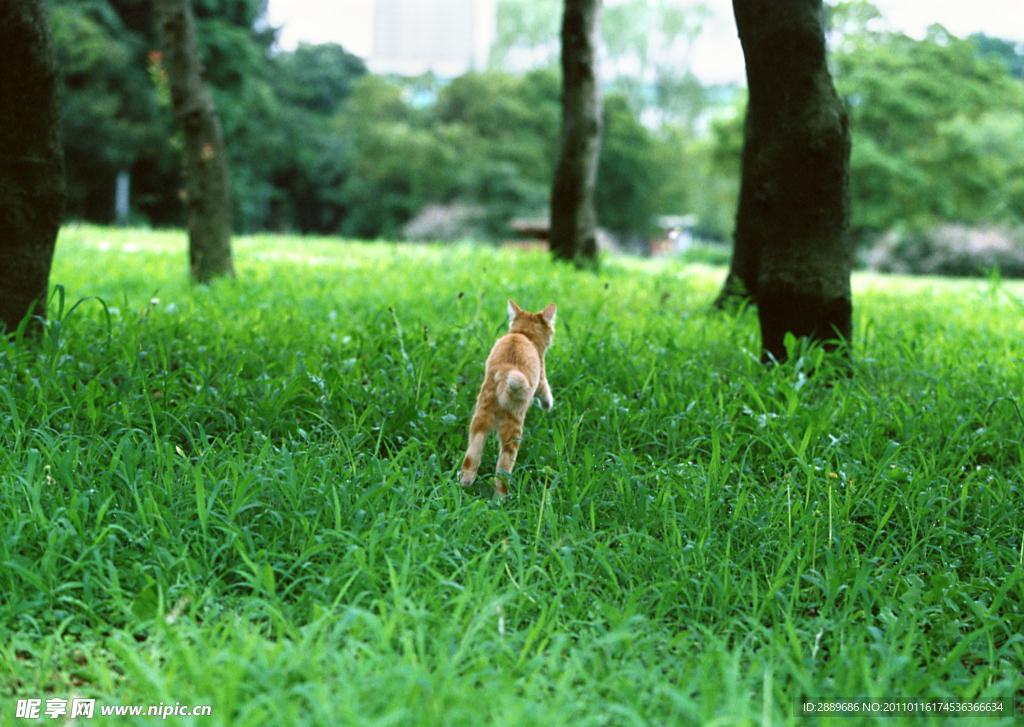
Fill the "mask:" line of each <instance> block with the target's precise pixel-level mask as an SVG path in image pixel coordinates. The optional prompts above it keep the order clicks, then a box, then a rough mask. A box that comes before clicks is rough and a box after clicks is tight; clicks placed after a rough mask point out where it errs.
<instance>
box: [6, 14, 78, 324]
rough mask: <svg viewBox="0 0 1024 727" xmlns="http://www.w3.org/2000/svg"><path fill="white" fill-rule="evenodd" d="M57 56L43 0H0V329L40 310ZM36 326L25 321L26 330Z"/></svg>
mask: <svg viewBox="0 0 1024 727" xmlns="http://www.w3.org/2000/svg"><path fill="white" fill-rule="evenodd" d="M64 195H65V188H64V147H63V144H62V140H61V134H60V99H59V95H58V75H57V57H56V52H55V50H54V45H53V37H52V35H51V34H50V18H49V15H48V14H47V12H46V6H45V4H44V2H43V1H42V0H2V1H0V329H3V328H6V330H7V332H8V333H11V332H13V331H15V330H16V329H17V328H18V326H19V325H20V324H21V322H22V321H23V320H24V319H25V318H26V316H30V315H32V316H37V317H38V318H40V319H42V318H43V317H45V315H46V293H47V285H48V283H49V277H50V263H51V261H52V260H53V247H54V243H55V242H56V240H57V231H58V230H59V229H60V221H61V217H62V216H63V214H64ZM41 332H42V328H41V327H40V326H39V325H37V324H36V323H31V324H30V325H29V327H28V329H27V333H28V335H29V336H38V335H40V334H41Z"/></svg>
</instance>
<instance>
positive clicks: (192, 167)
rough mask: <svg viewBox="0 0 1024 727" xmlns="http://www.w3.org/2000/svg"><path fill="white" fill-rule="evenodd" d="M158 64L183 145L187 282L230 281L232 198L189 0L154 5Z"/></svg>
mask: <svg viewBox="0 0 1024 727" xmlns="http://www.w3.org/2000/svg"><path fill="white" fill-rule="evenodd" d="M155 7H156V14H157V25H158V28H159V33H160V45H161V48H162V50H163V58H162V62H163V64H164V67H165V68H166V70H167V80H168V84H169V86H170V91H171V104H172V106H173V107H174V113H175V116H176V117H177V119H178V122H179V124H180V125H181V130H182V136H183V137H184V142H185V193H186V201H185V203H186V219H187V221H188V234H189V263H190V266H191V272H192V279H193V281H195V282H198V283H208V282H209V281H210V280H212V279H213V278H215V277H218V276H221V275H232V276H233V275H234V274H235V273H234V268H233V266H232V264H231V197H230V191H229V186H228V172H227V162H226V161H225V157H224V139H223V135H222V134H221V128H220V120H219V119H218V118H217V113H216V111H215V109H214V107H213V98H212V97H211V96H210V91H209V89H207V87H206V82H205V80H204V78H203V66H202V62H201V61H200V59H199V44H198V42H197V41H196V33H195V24H194V22H193V19H192V10H191V8H190V6H189V0H155Z"/></svg>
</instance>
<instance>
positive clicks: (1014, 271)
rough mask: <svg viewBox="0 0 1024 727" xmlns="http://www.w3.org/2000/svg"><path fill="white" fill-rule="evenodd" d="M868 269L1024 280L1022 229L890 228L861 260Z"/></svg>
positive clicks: (884, 271) (955, 226) (960, 227)
mask: <svg viewBox="0 0 1024 727" xmlns="http://www.w3.org/2000/svg"><path fill="white" fill-rule="evenodd" d="M864 262H865V263H866V265H867V267H868V268H870V269H871V270H876V271H878V272H883V273H908V274H912V275H950V276H958V277H959V276H971V275H985V274H987V273H988V272H989V271H991V270H993V269H995V270H998V271H999V274H1000V275H1002V276H1003V277H1007V278H1021V277H1024V231H1021V230H1017V231H1013V230H1010V229H1009V228H1005V227H982V228H976V229H975V228H969V227H964V226H962V225H941V226H939V227H936V228H933V229H932V230H929V231H927V232H918V231H905V230H898V229H896V230H890V231H889V232H887V233H886V234H885V235H883V236H882V237H881V238H879V240H878V242H877V243H876V244H875V245H874V246H873V247H871V248H870V249H869V250H868V251H867V253H866V254H865V256H864Z"/></svg>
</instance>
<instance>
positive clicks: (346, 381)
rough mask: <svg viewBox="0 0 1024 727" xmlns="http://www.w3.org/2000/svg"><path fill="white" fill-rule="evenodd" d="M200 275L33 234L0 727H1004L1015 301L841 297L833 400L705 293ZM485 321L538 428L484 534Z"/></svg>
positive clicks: (533, 262) (659, 279) (465, 278)
mask: <svg viewBox="0 0 1024 727" xmlns="http://www.w3.org/2000/svg"><path fill="white" fill-rule="evenodd" d="M235 257H236V261H235V262H236V269H237V271H238V278H237V279H236V280H234V281H218V282H217V283H215V284H214V285H213V286H211V287H210V288H191V287H189V286H188V284H187V278H186V271H185V265H186V253H185V243H184V237H183V235H181V234H180V233H170V232H151V231H143V230H112V229H103V228H95V227H74V226H71V227H68V228H66V229H65V230H63V231H62V234H61V238H60V240H59V243H58V248H57V257H56V260H55V262H54V268H53V272H52V275H51V283H52V284H53V285H55V286H56V285H59V286H61V287H60V288H57V289H55V292H54V296H53V299H52V302H51V306H50V321H49V323H48V325H47V329H46V335H45V339H44V341H43V343H42V345H41V346H39V347H37V348H35V349H30V348H26V347H20V346H15V345H12V344H6V343H3V342H0V724H4V725H6V724H29V723H32V722H31V721H29V720H22V719H18V718H17V709H18V705H19V700H28V699H39V700H41V706H40V715H41V717H43V718H44V719H42V720H41V721H43V722H45V723H47V724H52V723H60V720H59V719H58V720H52V719H49V718H46V714H45V712H44V710H45V709H46V708H47V707H48V706H51V708H53V709H57V710H58V711H59V707H60V703H59V702H53V703H51V704H50V705H48V704H47V700H66V702H67V704H66V708H67V711H68V712H69V713H70V711H71V708H72V703H71V700H73V699H77V698H82V699H94V700H95V703H94V706H95V719H96V720H97V721H98V723H99V724H103V723H105V722H108V723H114V724H118V725H121V724H125V725H132V724H156V723H166V724H175V725H202V726H206V725H359V726H362V725H366V726H370V725H374V726H379V727H384V726H385V725H396V726H399V725H400V726H402V727H405V726H418V725H445V726H449V725H452V726H457V725H474V726H475V725H489V724H494V725H502V727H517V726H520V725H537V726H543V727H549V726H557V725H566V726H569V725H571V726H572V727H589V726H594V727H598V726H603V725H710V724H714V725H803V724H818V725H831V724H835V725H844V726H848V725H861V724H866V725H873V724H878V725H886V726H890V725H903V724H915V725H916V724H926V725H938V724H946V723H949V724H956V725H965V726H966V725H974V724H979V725H983V727H996V726H997V725H1010V724H1017V723H1019V721H1020V720H1022V719H1024V677H1022V674H1024V508H1022V503H1024V465H1022V459H1024V439H1022V437H1024V434H1022V432H1024V416H1022V414H1024V412H1022V407H1024V402H1022V401H1021V398H1022V396H1024V285H1021V284H1019V283H1010V282H1006V281H1000V280H998V279H996V278H992V279H984V280H957V281H951V280H941V279H910V278H898V277H880V276H874V275H866V274H858V275H856V276H855V277H854V289H855V339H854V341H853V351H854V360H853V364H852V366H850V367H849V369H846V368H844V367H843V366H842V365H841V364H837V363H836V362H833V361H830V360H829V358H827V357H825V356H823V354H822V352H821V351H820V350H816V349H814V348H810V349H808V348H804V347H801V345H800V344H799V343H798V342H793V356H792V363H789V364H787V365H784V366H777V367H765V366H762V365H761V364H760V363H759V362H758V358H759V353H760V351H759V340H758V333H757V321H756V316H755V315H754V314H753V312H751V311H747V312H743V313H740V314H739V315H736V316H731V315H722V314H711V313H709V312H708V306H709V303H710V301H711V300H712V299H713V297H714V295H715V293H716V292H717V288H718V286H719V285H720V283H721V280H722V278H723V277H724V269H722V268H714V267H707V266H701V265H696V264H694V265H686V264H684V263H682V262H678V261H677V262H666V261H635V260H632V261H631V260H614V259H612V260H608V261H606V263H605V264H604V265H603V267H602V269H601V270H600V271H599V272H597V273H593V272H580V271H576V270H574V269H571V268H569V267H565V266H555V265H553V264H551V263H550V262H549V261H548V259H547V258H546V256H544V255H541V254H538V253H526V252H518V251H508V250H495V249H492V248H482V247H472V246H468V245H466V246H452V247H440V246H437V247H434V246H411V245H394V244H386V243H363V242H339V241H336V240H326V239H320V240H317V239H302V238H296V237H275V236H257V237H248V238H239V239H237V240H236V241H235ZM508 297H512V298H513V299H515V300H516V302H518V303H519V304H520V305H522V306H524V307H529V308H531V309H532V310H540V308H541V307H543V306H544V305H545V304H547V303H548V302H550V301H552V300H553V301H556V302H557V303H558V321H557V325H556V335H555V341H554V345H553V347H552V348H551V350H550V351H549V353H548V359H547V367H548V378H549V380H550V383H551V387H552V391H553V393H554V397H555V407H554V409H553V410H552V411H551V412H550V413H546V412H543V411H541V410H540V409H539V408H534V409H532V410H531V412H530V414H529V415H528V417H527V420H526V428H525V433H524V442H523V444H522V448H521V450H520V453H519V458H518V463H517V467H516V470H515V472H514V477H513V483H512V485H511V487H510V490H511V492H512V494H511V497H510V498H509V499H508V500H507V501H505V502H498V501H495V500H493V499H492V498H491V497H490V496H489V495H490V492H491V484H490V478H488V477H485V476H483V475H485V473H486V472H487V470H488V468H490V471H491V472H493V468H494V466H495V460H496V457H497V447H496V445H495V444H494V443H493V442H492V443H491V444H490V445H489V447H488V449H487V450H486V451H485V456H484V462H483V465H482V467H481V477H480V479H479V480H478V483H479V484H478V486H477V487H475V488H473V489H471V490H469V491H464V490H462V489H461V488H460V487H458V485H457V469H458V466H459V464H460V462H461V458H462V454H463V452H464V448H465V444H466V427H467V425H468V422H469V417H470V414H471V412H472V407H473V402H474V399H475V395H476V389H477V387H478V386H479V382H480V377H481V376H482V373H483V361H484V358H485V357H486V355H487V352H488V350H489V349H490V346H491V344H492V343H493V341H494V339H495V338H496V337H497V336H498V335H500V333H501V332H502V330H503V328H504V324H505V318H504V316H505V300H506V298H508ZM812 370H814V371H815V372H816V373H815V375H813V376H809V373H810V372H811V371H812ZM21 704H22V706H23V707H24V705H25V702H24V701H22V702H21ZM805 704H810V705H813V706H814V707H815V709H816V711H815V712H813V713H811V712H809V711H807V710H806V708H805V707H804V705H805ZM115 705H120V706H125V705H141V706H144V707H148V706H150V705H157V706H158V708H159V709H163V708H164V707H171V706H175V707H177V708H178V710H177V711H178V712H179V713H178V714H173V713H172V714H171V715H170V716H168V717H167V718H166V719H161V718H160V717H148V718H147V717H127V716H121V717H103V716H101V712H100V710H101V708H107V707H111V706H115ZM195 705H202V706H209V708H210V710H209V714H208V715H203V716H182V715H181V714H180V712H181V709H180V708H181V707H182V706H188V707H191V706H195ZM958 705H959V706H958ZM951 709H971V710H979V709H990V710H994V711H989V712H987V713H980V712H977V711H974V712H972V713H971V714H970V715H968V716H966V717H964V716H960V717H955V718H954V717H952V716H951V713H950V712H949V711H948V710H951ZM824 710H828V711H824ZM836 710H847V711H848V712H849V711H853V710H856V711H854V713H852V714H849V713H848V714H846V715H842V716H840V715H837V714H836ZM872 710H875V711H872ZM886 710H900V711H898V712H896V713H895V714H893V713H889V714H886V713H885V711H886ZM907 710H913V711H907ZM939 710H947V711H939ZM61 719H63V718H61ZM75 724H91V722H89V721H86V720H82V719H79V720H78V721H76V722H75Z"/></svg>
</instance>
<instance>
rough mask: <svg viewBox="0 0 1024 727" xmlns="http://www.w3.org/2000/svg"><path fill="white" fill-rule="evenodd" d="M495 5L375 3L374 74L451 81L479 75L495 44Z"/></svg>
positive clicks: (466, 0) (429, 0) (428, 0)
mask: <svg viewBox="0 0 1024 727" xmlns="http://www.w3.org/2000/svg"><path fill="white" fill-rule="evenodd" d="M496 18H497V3H496V0H374V7H373V46H372V50H371V51H370V56H369V58H368V59H367V65H368V66H369V68H370V70H371V71H373V72H374V73H397V74H400V75H403V76H419V75H422V74H424V73H427V72H432V73H433V74H434V75H436V76H439V77H441V78H454V77H455V76H460V75H462V74H463V73H465V72H466V71H468V70H470V69H474V68H475V69H479V70H483V69H484V67H485V66H486V65H487V54H488V53H489V52H490V48H491V44H492V43H493V42H494V36H495V26H496Z"/></svg>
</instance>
